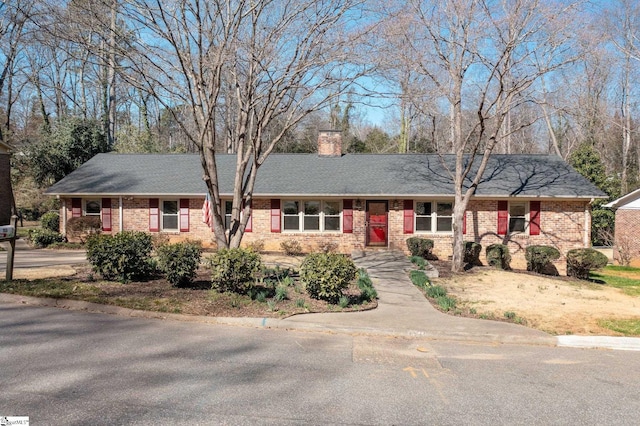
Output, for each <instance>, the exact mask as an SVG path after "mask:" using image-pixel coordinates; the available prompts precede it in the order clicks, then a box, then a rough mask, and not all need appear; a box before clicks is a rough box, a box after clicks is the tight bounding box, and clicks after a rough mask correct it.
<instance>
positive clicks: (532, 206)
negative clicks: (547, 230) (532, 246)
mask: <svg viewBox="0 0 640 426" xmlns="http://www.w3.org/2000/svg"><path fill="white" fill-rule="evenodd" d="M529 235H540V201H531V202H529Z"/></svg>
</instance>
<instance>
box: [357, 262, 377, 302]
mask: <svg viewBox="0 0 640 426" xmlns="http://www.w3.org/2000/svg"><path fill="white" fill-rule="evenodd" d="M357 283H358V288H359V289H360V298H361V299H362V300H365V301H367V302H370V301H372V300H373V299H376V298H377V297H378V292H377V291H376V289H375V288H374V287H373V282H372V281H371V278H370V277H369V274H367V271H365V270H364V269H359V270H358V281H357Z"/></svg>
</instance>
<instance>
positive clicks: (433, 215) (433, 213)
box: [413, 199, 453, 235]
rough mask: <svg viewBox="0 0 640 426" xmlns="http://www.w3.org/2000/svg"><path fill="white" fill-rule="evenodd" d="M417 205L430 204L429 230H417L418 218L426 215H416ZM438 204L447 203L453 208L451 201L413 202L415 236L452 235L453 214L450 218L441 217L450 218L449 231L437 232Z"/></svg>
mask: <svg viewBox="0 0 640 426" xmlns="http://www.w3.org/2000/svg"><path fill="white" fill-rule="evenodd" d="M418 203H430V204H431V230H430V231H421V230H418V217H427V215H418V214H417V213H416V212H417V211H418ZM438 203H447V204H451V205H452V206H453V200H442V199H440V200H414V202H413V232H414V233H416V234H438V235H450V234H452V233H453V212H452V214H451V216H441V217H443V218H448V217H450V218H451V223H452V226H451V230H448V231H438Z"/></svg>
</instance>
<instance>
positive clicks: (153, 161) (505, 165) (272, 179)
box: [46, 154, 606, 198]
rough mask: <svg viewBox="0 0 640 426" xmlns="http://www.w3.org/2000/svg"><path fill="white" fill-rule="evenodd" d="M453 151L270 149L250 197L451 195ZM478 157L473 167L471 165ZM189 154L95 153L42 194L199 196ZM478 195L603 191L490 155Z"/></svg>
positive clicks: (552, 163)
mask: <svg viewBox="0 0 640 426" xmlns="http://www.w3.org/2000/svg"><path fill="white" fill-rule="evenodd" d="M216 158H217V164H218V169H219V180H220V190H221V193H222V194H223V195H225V194H231V192H232V188H233V177H234V170H235V159H236V157H235V155H230V154H220V155H218V156H217V157H216ZM454 160H455V157H454V156H452V155H445V156H439V155H425V154H390V155H386V154H385V155H380V154H347V155H342V156H336V157H323V156H318V155H317V154H272V155H271V156H269V157H268V159H267V160H266V161H265V163H264V164H263V165H262V167H261V168H260V170H259V171H258V177H257V181H256V185H255V189H254V196H255V197H281V196H282V197H287V196H327V197H330V196H336V197H340V196H348V197H385V196H387V197H423V196H424V197H440V196H441V197H451V196H453V194H454V188H453V180H452V177H451V174H450V173H449V171H448V170H454ZM477 163H478V161H477V162H476V165H475V166H474V167H477ZM202 175H203V172H202V167H201V165H200V158H199V156H197V155H194V154H98V155H96V156H95V157H93V158H92V159H91V160H89V161H87V162H86V163H85V164H83V165H82V166H81V167H80V168H78V169H77V170H76V171H74V172H73V173H71V174H69V175H68V176H66V177H65V178H64V179H62V180H60V181H59V182H57V183H56V184H54V185H53V186H51V187H50V188H49V189H48V190H47V191H46V193H47V194H50V195H59V196H119V195H123V196H152V195H153V196H204V194H205V193H206V191H207V189H206V186H205V184H204V181H203V180H202ZM475 195H476V197H487V198H496V197H554V198H606V195H605V194H604V193H603V192H602V191H600V190H598V189H597V188H596V187H595V186H594V185H592V184H591V183H590V182H589V181H588V180H587V179H585V178H584V177H583V176H581V175H580V174H579V173H577V172H576V171H575V170H573V169H572V168H571V167H570V166H569V165H568V164H567V163H566V162H564V161H563V160H562V159H561V158H560V157H557V156H551V155H492V156H491V159H490V162H489V166H488V167H487V170H486V171H485V173H484V176H483V179H482V181H481V182H480V185H479V186H478V188H477V190H476V194H475Z"/></svg>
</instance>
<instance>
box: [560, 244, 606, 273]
mask: <svg viewBox="0 0 640 426" xmlns="http://www.w3.org/2000/svg"><path fill="white" fill-rule="evenodd" d="M608 262H609V259H607V256H605V255H604V254H602V253H600V252H599V251H597V250H594V249H592V248H584V249H573V250H569V252H568V253H567V275H568V276H570V277H576V278H580V279H583V280H586V279H589V272H590V271H592V270H594V269H600V268H604V267H605V266H607V263H608Z"/></svg>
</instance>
